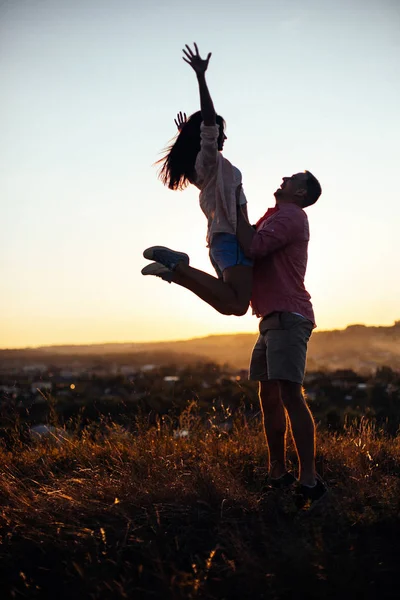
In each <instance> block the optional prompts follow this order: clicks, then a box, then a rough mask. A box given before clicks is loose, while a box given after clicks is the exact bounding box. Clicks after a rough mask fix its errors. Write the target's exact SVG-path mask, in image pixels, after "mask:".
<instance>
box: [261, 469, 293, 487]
mask: <svg viewBox="0 0 400 600" xmlns="http://www.w3.org/2000/svg"><path fill="white" fill-rule="evenodd" d="M296 481H297V479H296V477H295V476H294V475H293V473H290V471H287V472H286V473H284V474H283V475H281V476H280V477H268V478H267V481H266V485H267V487H271V488H275V489H282V488H287V487H290V486H291V485H293V484H294V483H296Z"/></svg>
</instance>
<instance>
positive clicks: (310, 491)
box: [294, 475, 328, 510]
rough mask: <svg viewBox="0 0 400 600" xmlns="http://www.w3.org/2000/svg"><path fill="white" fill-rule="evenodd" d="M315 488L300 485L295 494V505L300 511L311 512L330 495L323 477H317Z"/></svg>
mask: <svg viewBox="0 0 400 600" xmlns="http://www.w3.org/2000/svg"><path fill="white" fill-rule="evenodd" d="M316 479H317V483H316V484H315V486H314V487H308V485H301V484H299V485H298V487H297V489H296V493H295V498H294V501H295V504H296V507H297V508H298V509H303V510H311V509H313V508H315V506H316V505H317V504H319V503H320V502H321V500H323V499H324V498H326V496H327V495H328V488H327V486H326V484H325V483H324V481H322V479H321V477H319V475H317V478H316Z"/></svg>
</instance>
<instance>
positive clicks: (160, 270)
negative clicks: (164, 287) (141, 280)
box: [142, 262, 174, 283]
mask: <svg viewBox="0 0 400 600" xmlns="http://www.w3.org/2000/svg"><path fill="white" fill-rule="evenodd" d="M142 275H155V276H156V277H161V279H163V280H164V281H168V283H171V281H172V278H173V276H174V275H173V272H172V271H170V269H167V267H164V265H162V264H161V263H158V262H152V263H150V264H149V265H147V266H146V267H144V268H143V269H142Z"/></svg>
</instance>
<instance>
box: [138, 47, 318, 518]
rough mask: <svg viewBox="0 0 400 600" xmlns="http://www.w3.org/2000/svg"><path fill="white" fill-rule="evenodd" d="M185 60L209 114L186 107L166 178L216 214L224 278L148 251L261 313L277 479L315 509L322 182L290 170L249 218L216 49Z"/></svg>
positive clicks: (211, 237)
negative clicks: (214, 67)
mask: <svg viewBox="0 0 400 600" xmlns="http://www.w3.org/2000/svg"><path fill="white" fill-rule="evenodd" d="M183 54H184V56H183V60H184V61H185V62H187V63H188V64H189V65H190V66H191V67H192V69H193V70H194V72H195V73H196V77H197V82H198V86H199V93H200V111H198V112H195V113H194V114H192V115H191V116H190V117H189V118H188V119H187V118H186V114H185V113H183V114H182V113H181V112H180V113H178V115H177V117H176V119H175V124H176V126H177V128H178V134H177V136H176V138H175V140H174V141H173V143H172V145H171V146H170V147H168V148H167V153H166V155H165V156H164V157H163V158H162V159H161V161H159V162H160V163H161V170H160V179H161V181H162V182H163V184H164V185H166V186H168V187H169V188H170V189H172V190H183V189H185V188H186V187H187V186H188V185H190V184H192V185H195V186H196V187H197V188H198V189H199V190H200V196H199V199H200V208H201V209H202V211H203V212H204V214H205V216H206V218H207V245H208V247H209V254H210V260H211V263H212V265H213V267H214V269H215V271H216V274H217V277H213V276H212V275H209V274H208V273H205V272H203V271H200V270H198V269H195V268H194V267H192V266H191V265H190V264H189V262H190V261H189V257H188V255H187V254H185V253H184V252H177V251H175V250H171V249H170V248H166V247H164V246H152V247H150V248H147V249H146V250H145V251H144V253H143V256H144V257H145V258H146V259H148V260H150V261H152V262H151V263H150V264H148V265H147V266H146V267H144V269H142V274H143V275H154V276H157V277H160V278H161V279H163V280H164V281H167V282H169V283H175V284H178V285H180V286H182V287H185V288H186V289H188V290H190V291H192V292H193V293H194V294H196V295H197V296H198V297H199V298H201V299H202V300H204V301H205V302H207V303H208V304H209V305H211V306H212V307H213V308H215V310H217V311H218V312H220V313H222V314H224V315H236V316H241V315H244V314H246V312H247V310H248V308H249V305H250V304H251V306H252V310H253V313H254V314H255V315H257V317H259V318H260V322H259V336H258V339H257V341H256V344H255V346H254V349H253V353H252V357H251V361H250V379H254V380H256V381H259V395H260V404H261V409H262V414H263V423H264V429H265V434H266V439H267V444H268V448H269V464H268V465H267V470H268V477H267V480H266V483H267V486H271V487H278V488H281V487H289V486H293V489H294V491H295V498H296V502H297V504H298V506H299V508H305V507H311V506H315V504H316V503H317V502H319V501H320V500H321V499H322V498H323V497H325V495H326V492H327V488H326V485H325V483H324V482H323V481H322V479H321V478H320V477H319V476H318V475H317V474H316V470H315V424H314V420H313V417H312V415H311V412H310V410H309V408H308V406H307V403H306V401H305V398H304V394H303V388H302V383H303V379H304V372H305V365H306V354H307V344H308V340H309V338H310V336H311V333H312V330H313V328H314V327H315V320H314V313H313V308H312V304H311V301H310V295H309V294H308V292H307V291H306V289H305V287H304V277H305V273H306V268H307V249H308V241H309V226H308V219H307V215H306V213H305V212H304V210H303V209H304V208H306V207H308V206H311V205H312V204H314V203H315V202H316V201H317V200H318V198H319V196H320V194H321V186H320V184H319V182H318V181H317V179H316V178H315V177H314V176H313V175H312V174H311V173H310V172H309V171H304V172H301V173H295V174H294V175H292V176H290V177H283V179H282V184H281V186H280V187H279V188H278V189H277V190H276V191H275V193H274V196H275V201H276V203H275V206H274V207H273V208H269V209H268V210H267V212H266V213H265V215H264V216H263V217H261V219H259V221H258V222H257V224H256V225H255V226H254V227H253V226H252V225H250V223H249V220H248V215H247V200H246V196H245V194H244V191H243V186H242V175H241V172H240V171H239V169H238V168H237V167H235V166H233V165H232V164H231V163H230V162H229V161H228V160H227V159H226V158H225V157H224V156H223V155H222V150H223V146H224V143H225V140H226V139H227V138H226V135H225V121H224V119H223V118H222V117H221V116H220V115H217V114H216V112H215V108H214V104H213V101H212V99H211V95H210V92H209V90H208V86H207V83H206V77H205V74H206V71H207V69H208V65H209V61H210V58H211V53H209V54H208V56H207V58H206V59H202V58H201V57H200V54H199V50H198V47H197V45H196V44H194V50H192V49H191V48H190V47H189V46H188V45H186V47H185V49H184V50H183ZM287 418H288V419H289V421H290V425H291V431H292V435H293V439H294V442H295V446H296V449H297V454H298V459H299V473H298V479H296V477H295V476H294V475H293V474H292V473H291V472H289V471H288V470H287V468H286V432H287Z"/></svg>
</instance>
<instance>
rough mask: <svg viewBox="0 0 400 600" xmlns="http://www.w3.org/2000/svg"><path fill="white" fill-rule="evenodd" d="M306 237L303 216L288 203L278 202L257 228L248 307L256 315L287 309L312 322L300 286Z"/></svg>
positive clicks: (304, 295)
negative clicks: (275, 209) (277, 207)
mask: <svg viewBox="0 0 400 600" xmlns="http://www.w3.org/2000/svg"><path fill="white" fill-rule="evenodd" d="M309 239H310V229H309V225H308V218H307V215H306V213H305V212H304V210H303V209H302V208H300V207H299V206H297V205H296V204H292V203H290V204H289V203H288V204H284V203H282V204H280V205H279V210H277V211H276V212H274V213H273V214H272V215H271V216H270V217H268V218H267V219H266V220H265V221H263V222H262V223H261V224H260V225H259V226H258V227H257V233H256V235H255V236H254V238H253V241H252V244H251V248H250V256H251V258H253V259H254V270H253V292H252V298H251V306H252V308H253V313H254V314H256V315H257V316H258V317H265V316H266V315H268V314H269V313H272V312H275V311H285V312H286V311H287V312H294V313H298V314H300V315H302V316H303V317H305V318H306V319H309V320H310V321H311V322H312V323H314V324H315V319H314V311H313V307H312V304H311V300H310V298H311V296H310V294H309V293H308V292H307V290H306V289H305V287H304V277H305V274H306V269H307V248H308V241H309Z"/></svg>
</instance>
